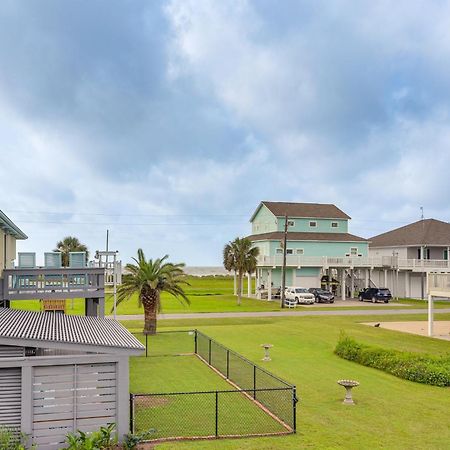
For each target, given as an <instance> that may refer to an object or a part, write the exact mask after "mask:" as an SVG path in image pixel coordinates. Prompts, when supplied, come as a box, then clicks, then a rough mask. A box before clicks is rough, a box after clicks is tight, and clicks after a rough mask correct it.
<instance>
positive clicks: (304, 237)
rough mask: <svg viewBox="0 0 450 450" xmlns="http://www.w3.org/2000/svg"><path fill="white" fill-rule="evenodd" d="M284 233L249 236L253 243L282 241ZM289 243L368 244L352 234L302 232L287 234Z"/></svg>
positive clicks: (365, 240)
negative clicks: (329, 242) (330, 242)
mask: <svg viewBox="0 0 450 450" xmlns="http://www.w3.org/2000/svg"><path fill="white" fill-rule="evenodd" d="M283 235H284V233H283V232H282V231H273V232H271V233H261V234H253V235H251V236H248V239H250V240H251V241H260V240H282V239H283ZM287 240H288V241H332V242H367V239H364V238H362V237H359V236H355V235H353V234H350V233H310V232H301V231H291V232H289V233H288V234H287Z"/></svg>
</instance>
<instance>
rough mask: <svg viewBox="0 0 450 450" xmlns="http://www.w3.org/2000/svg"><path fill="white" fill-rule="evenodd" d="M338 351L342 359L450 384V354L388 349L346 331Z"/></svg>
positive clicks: (407, 377)
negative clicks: (354, 337) (346, 333)
mask: <svg viewBox="0 0 450 450" xmlns="http://www.w3.org/2000/svg"><path fill="white" fill-rule="evenodd" d="M334 352H335V353H336V355H338V356H340V357H341V358H344V359H348V360H349V361H354V362H357V363H359V364H362V365H364V366H368V367H373V368H375V369H380V370H384V371H385V372H387V373H390V374H392V375H395V376H397V377H399V378H404V379H405V380H410V381H415V382H417V383H424V384H430V385H433V386H442V387H445V386H450V355H449V356H441V357H440V356H432V355H427V354H423V353H412V352H402V351H398V350H391V349H385V348H381V347H375V346H370V345H367V344H361V343H359V342H356V341H355V340H354V339H352V338H350V337H349V336H347V335H345V334H341V337H340V338H339V341H338V343H337V345H336V348H335V350H334Z"/></svg>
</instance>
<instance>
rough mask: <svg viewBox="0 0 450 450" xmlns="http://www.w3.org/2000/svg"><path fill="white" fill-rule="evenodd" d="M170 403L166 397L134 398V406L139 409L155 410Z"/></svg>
mask: <svg viewBox="0 0 450 450" xmlns="http://www.w3.org/2000/svg"><path fill="white" fill-rule="evenodd" d="M169 403H170V400H169V398H168V397H163V396H157V395H155V396H153V395H149V396H145V397H135V399H134V404H135V405H136V406H138V407H141V408H157V407H158V406H165V405H167V404H169Z"/></svg>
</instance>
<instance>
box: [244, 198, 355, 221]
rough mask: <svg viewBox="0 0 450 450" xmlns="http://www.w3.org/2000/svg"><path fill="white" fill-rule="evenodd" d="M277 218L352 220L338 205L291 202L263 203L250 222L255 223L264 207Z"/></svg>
mask: <svg viewBox="0 0 450 450" xmlns="http://www.w3.org/2000/svg"><path fill="white" fill-rule="evenodd" d="M263 205H264V206H265V207H266V208H268V210H269V211H270V212H271V213H272V214H273V215H274V216H276V217H283V216H284V215H285V214H287V215H288V216H289V217H293V218H307V219H316V218H319V219H350V216H348V215H347V214H345V212H343V211H342V210H340V209H339V208H338V207H337V206H336V205H332V204H330V203H290V202H267V201H262V202H261V203H260V204H259V206H258V208H256V211H255V212H254V213H253V215H252V217H251V219H250V222H252V221H253V219H254V218H255V216H256V214H257V213H258V211H259V210H260V208H261V207H262V206H263Z"/></svg>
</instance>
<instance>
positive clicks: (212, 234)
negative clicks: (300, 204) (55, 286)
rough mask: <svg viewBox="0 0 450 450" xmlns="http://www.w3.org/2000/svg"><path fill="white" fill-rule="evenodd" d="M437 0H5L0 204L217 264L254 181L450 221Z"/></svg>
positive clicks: (270, 192) (47, 241)
mask: <svg viewBox="0 0 450 450" xmlns="http://www.w3.org/2000/svg"><path fill="white" fill-rule="evenodd" d="M449 30H450V2H448V1H438V0H436V1H430V0H428V1H416V0H408V1H401V0H400V1H397V2H390V1H377V2H371V1H362V2H354V1H344V0H341V1H339V0H336V1H330V0H327V1H318V0H314V1H298V0H295V1H288V0H286V1H283V2H281V3H280V2H276V1H273V0H270V1H269V0H258V1H256V0H255V1H245V0H227V1H214V0H211V1H207V0H191V1H189V0H172V1H167V2H156V1H155V2H148V1H138V0H133V1H131V0H130V1H99V0H97V1H90V2H77V1H70V2H69V1H64V2H61V1H59V0H42V1H40V2H25V1H17V0H11V1H8V0H6V1H2V2H1V3H0V62H1V66H0V67H1V69H0V176H1V181H2V202H1V205H0V209H2V210H3V211H4V212H5V213H6V214H8V215H9V216H10V217H11V219H13V220H14V221H15V222H16V223H17V224H18V225H19V226H20V227H21V228H22V229H23V230H24V231H25V232H26V233H27V234H28V235H29V239H28V241H25V242H23V243H21V244H20V248H19V250H28V251H36V252H38V253H42V252H44V251H48V250H52V248H53V246H54V244H55V243H56V241H57V240H58V239H60V238H62V237H64V236H65V235H67V234H74V235H76V236H78V237H79V238H80V239H81V240H82V241H84V242H86V243H87V245H88V246H89V248H90V249H91V250H93V251H95V250H96V249H100V248H102V247H104V245H105V244H104V241H105V232H106V229H107V228H109V230H110V233H111V239H110V241H111V246H112V247H113V248H114V249H118V250H119V251H120V252H121V255H122V257H123V259H125V260H128V259H129V258H130V257H131V256H132V255H134V254H135V252H136V249H137V248H138V247H143V248H144V249H145V250H146V253H147V254H148V255H149V256H160V255H163V254H165V253H169V254H170V256H171V259H173V260H175V261H185V262H186V263H188V264H190V265H216V264H217V265H218V264H220V263H221V250H222V247H223V244H224V243H225V242H227V241H228V240H230V239H233V238H234V237H236V236H238V235H244V234H248V233H249V231H250V226H249V223H248V219H249V218H250V216H251V214H252V212H253V211H254V209H255V208H256V206H257V205H258V203H259V202H260V201H261V200H278V201H306V202H325V203H335V204H336V205H337V206H339V207H340V208H341V209H343V210H344V211H345V212H347V213H348V214H349V215H350V216H352V218H353V220H352V223H351V232H353V233H354V234H358V235H361V236H363V237H370V236H372V235H375V234H378V233H381V232H383V231H386V230H388V229H391V228H394V227H397V226H400V225H403V224H406V223H409V222H411V221H414V220H417V219H418V218H419V217H420V210H419V207H420V206H423V207H424V209H425V216H426V217H435V218H437V219H441V220H446V221H448V220H450V204H449V202H448V198H449V193H450V177H449V176H448V173H449V168H450V120H449V119H450V117H449V104H450V32H449Z"/></svg>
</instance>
